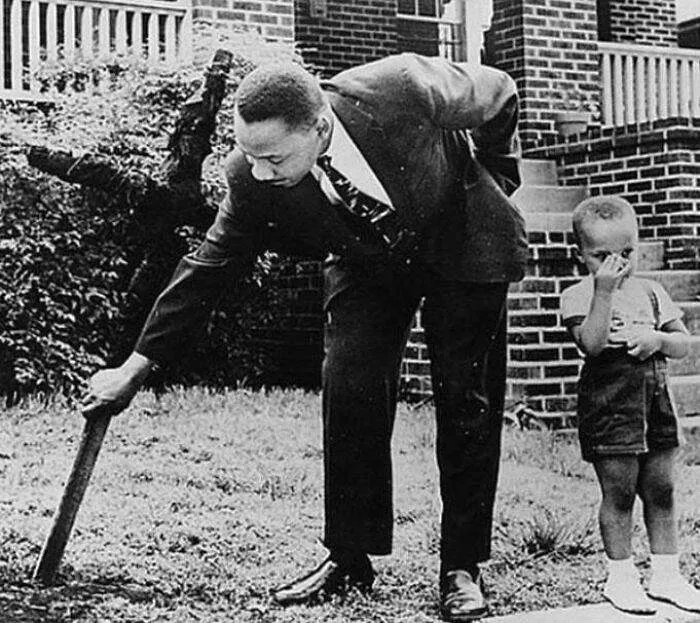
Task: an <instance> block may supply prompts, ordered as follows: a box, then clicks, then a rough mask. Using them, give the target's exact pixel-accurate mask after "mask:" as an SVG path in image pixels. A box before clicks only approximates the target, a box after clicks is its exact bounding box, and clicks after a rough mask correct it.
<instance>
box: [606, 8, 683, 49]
mask: <svg viewBox="0 0 700 623" xmlns="http://www.w3.org/2000/svg"><path fill="white" fill-rule="evenodd" d="M608 1H609V27H610V41H618V42H627V43H636V44H639V45H658V46H666V47H675V46H677V45H678V37H677V27H676V3H675V0H608Z"/></svg>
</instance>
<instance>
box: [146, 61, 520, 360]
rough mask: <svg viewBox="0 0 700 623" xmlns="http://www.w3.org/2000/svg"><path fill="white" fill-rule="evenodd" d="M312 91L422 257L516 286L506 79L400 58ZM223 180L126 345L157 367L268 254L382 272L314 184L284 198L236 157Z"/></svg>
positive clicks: (449, 273) (486, 71)
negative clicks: (200, 230) (327, 106)
mask: <svg viewBox="0 0 700 623" xmlns="http://www.w3.org/2000/svg"><path fill="white" fill-rule="evenodd" d="M322 86H323V88H324V90H325V91H326V93H327V95H328V97H329V100H330V103H331V106H332V108H333V110H334V112H335V114H336V116H337V117H338V118H339V119H340V120H341V122H342V123H343V125H344V126H345V128H346V129H347V131H348V133H349V134H350V136H351V137H352V139H353V140H354V141H355V143H356V145H357V146H358V148H359V149H360V151H361V152H362V154H363V156H364V157H365V159H366V160H367V162H368V163H369V165H370V167H371V168H372V170H373V171H374V173H375V174H376V176H377V178H378V179H379V181H380V182H381V183H382V185H383V186H384V188H385V190H386V191H387V193H388V195H389V197H390V198H391V200H392V203H393V205H394V207H395V209H396V211H397V215H398V216H399V217H400V218H401V221H402V223H404V225H406V226H408V227H409V228H410V229H411V230H412V231H415V232H417V234H418V236H419V240H420V246H419V250H418V252H417V259H418V260H420V261H421V262H422V263H425V264H427V265H429V266H430V267H431V268H432V269H434V270H436V271H438V272H439V273H440V274H441V275H442V276H444V277H447V278H453V279H455V280H461V281H477V282H509V281H516V280H519V279H521V278H522V276H523V268H524V265H525V262H526V260H527V243H526V239H525V232H524V227H523V219H522V217H521V215H520V214H519V212H518V210H517V208H515V207H514V206H513V205H512V204H511V202H510V201H509V200H508V198H507V195H508V194H510V193H511V192H512V191H513V190H514V189H515V188H517V186H518V185H519V183H520V179H519V176H518V166H517V162H518V153H517V137H516V134H515V130H516V122H517V114H518V106H517V95H516V89H515V84H514V83H513V81H512V79H511V78H509V77H508V75H507V74H505V73H503V72H500V71H498V70H496V69H493V68H490V67H473V66H467V65H465V64H456V63H451V62H449V61H447V60H445V59H441V58H426V57H421V56H418V55H414V54H402V55H398V56H392V57H388V58H385V59H382V60H379V61H375V62H373V63H370V64H367V65H362V66H360V67H357V68H354V69H350V70H348V71H344V72H342V73H340V74H338V75H337V76H335V77H334V78H333V79H331V80H329V81H327V82H325V83H323V84H322ZM225 174H226V178H227V182H228V194H227V196H226V198H225V199H224V201H223V202H222V204H221V206H220V208H219V211H218V214H217V216H216V219H215V222H214V223H213V225H212V226H211V228H210V229H209V231H208V232H207V236H206V240H205V241H204V243H203V244H202V245H201V247H200V248H199V249H198V250H197V251H196V252H195V253H193V254H191V255H189V256H187V257H185V258H183V260H182V261H181V262H180V264H179V266H178V268H177V269H176V271H175V274H174V275H173V278H172V280H171V282H170V284H169V285H168V286H167V288H166V289H165V290H164V291H163V293H162V294H161V296H160V297H159V299H158V301H157V302H156V304H155V306H154V308H153V310H152V312H151V314H150V316H149V318H148V320H147V322H146V325H145V327H144V330H143V333H142V335H141V337H140V338H139V341H138V343H137V345H136V351H137V352H139V353H141V354H143V355H145V356H146V357H148V358H150V359H152V360H154V361H156V362H161V363H162V362H165V361H167V360H169V359H171V358H172V357H173V356H174V355H176V354H177V352H178V351H180V350H181V348H182V347H183V345H184V343H186V342H187V340H188V337H189V336H190V335H191V333H192V328H193V327H194V326H197V325H200V324H203V323H204V322H205V321H206V318H207V316H208V313H209V311H210V309H211V306H212V305H213V303H214V300H215V299H216V298H217V296H218V294H220V293H221V291H222V290H223V289H225V288H226V287H227V284H231V285H233V284H234V282H235V281H236V280H237V279H239V278H240V277H241V276H243V275H244V274H245V273H246V272H247V271H249V270H250V267H251V266H252V264H253V261H254V258H255V257H256V255H257V254H259V253H260V252H261V251H262V250H264V249H266V248H268V249H274V250H279V251H281V252H285V253H290V254H293V255H299V256H306V257H311V258H318V259H323V258H324V257H326V256H327V255H328V254H329V253H330V254H333V256H334V257H336V258H340V261H341V262H343V263H344V264H345V266H346V267H349V268H350V269H351V270H352V269H356V270H357V271H358V272H359V273H360V274H366V275H368V278H370V276H371V275H372V274H373V273H374V272H376V270H375V269H377V268H378V267H382V266H383V265H385V264H386V263H387V255H386V249H385V248H384V247H383V244H382V242H381V240H380V239H379V238H378V237H377V236H374V235H372V232H371V231H369V229H368V228H367V226H366V225H365V224H363V223H360V222H358V220H357V218H358V217H355V216H353V215H351V214H350V213H349V212H347V211H346V210H344V208H342V207H341V208H338V207H336V206H332V205H331V204H330V203H329V201H328V199H327V198H326V196H325V195H324V193H323V191H322V190H321V189H320V187H319V184H318V182H317V181H316V180H315V178H314V177H313V176H312V175H310V174H309V175H307V176H306V177H305V178H304V179H302V181H301V182H300V183H299V184H297V185H296V186H295V187H293V188H282V187H275V186H271V185H269V184H265V183H264V182H258V181H257V180H255V179H254V178H253V177H252V175H251V168H250V165H249V164H248V162H247V161H246V159H245V157H244V155H243V153H242V152H241V151H240V150H239V149H234V150H233V152H232V153H231V155H230V156H229V158H228V159H227V162H226V165H225ZM338 287H342V286H341V285H338ZM328 294H330V296H332V295H333V292H330V293H327V295H328Z"/></svg>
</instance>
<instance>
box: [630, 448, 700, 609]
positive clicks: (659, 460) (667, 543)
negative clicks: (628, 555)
mask: <svg viewBox="0 0 700 623" xmlns="http://www.w3.org/2000/svg"><path fill="white" fill-rule="evenodd" d="M676 454H677V450H676V449H675V448H671V449H668V450H660V451H656V452H652V453H650V454H649V455H648V456H646V457H644V458H643V459H642V461H641V465H640V472H639V495H640V496H641V498H642V502H643V504H644V522H645V524H646V527H647V532H648V534H649V546H650V549H651V572H652V577H651V582H650V583H649V595H650V596H651V597H653V598H654V599H659V600H661V601H667V602H670V603H672V604H674V605H675V606H678V607H679V608H683V609H684V610H690V611H692V612H700V591H698V590H697V589H695V588H694V587H693V586H691V585H690V584H689V583H688V582H687V581H686V580H685V578H683V576H682V575H681V572H680V567H679V564H678V527H677V520H676V512H675V506H674V494H673V483H674V481H675V478H674V471H675V463H676V460H675V459H676Z"/></svg>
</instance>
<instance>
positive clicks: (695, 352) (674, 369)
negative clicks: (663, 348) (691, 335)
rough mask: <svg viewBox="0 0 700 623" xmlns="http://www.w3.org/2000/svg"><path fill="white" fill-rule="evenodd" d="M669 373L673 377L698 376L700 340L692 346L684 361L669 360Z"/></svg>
mask: <svg viewBox="0 0 700 623" xmlns="http://www.w3.org/2000/svg"><path fill="white" fill-rule="evenodd" d="M668 371H669V373H670V374H671V375H672V376H682V375H684V374H690V375H693V374H698V373H699V372H700V339H698V340H696V341H694V342H693V343H692V344H691V345H690V352H689V353H688V354H687V355H686V356H685V357H683V358H682V359H669V360H668Z"/></svg>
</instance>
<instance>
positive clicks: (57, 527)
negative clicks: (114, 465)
mask: <svg viewBox="0 0 700 623" xmlns="http://www.w3.org/2000/svg"><path fill="white" fill-rule="evenodd" d="M110 419H111V416H110V415H109V414H107V413H103V414H100V415H97V416H93V417H91V418H90V419H89V420H85V426H84V428H83V436H82V438H81V440H80V447H79V448H78V454H77V455H76V457H75V460H74V461H73V468H72V469H71V472H70V475H69V476H68V481H67V482H66V486H65V489H64V490H63V496H62V497H61V502H60V503H59V505H58V508H57V509H56V512H55V513H54V516H53V520H52V522H51V529H50V531H49V534H48V536H47V537H46V542H45V543H44V547H43V549H42V550H41V554H40V555H39V562H37V565H36V567H35V569H34V576H33V579H34V580H37V581H39V582H42V583H43V584H52V583H53V580H54V577H55V576H56V571H57V569H58V565H59V564H60V563H61V558H62V557H63V551H64V550H65V548H66V543H68V538H69V537H70V533H71V530H72V529H73V524H74V523H75V516H76V515H77V513H78V509H79V508H80V503H81V502H82V501H83V495H84V494H85V489H87V486H88V482H90V476H91V475H92V470H93V469H94V467H95V462H96V461H97V455H98V454H99V452H100V448H101V447H102V441H103V440H104V437H105V433H106V432H107V427H108V426H109V421H110Z"/></svg>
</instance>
